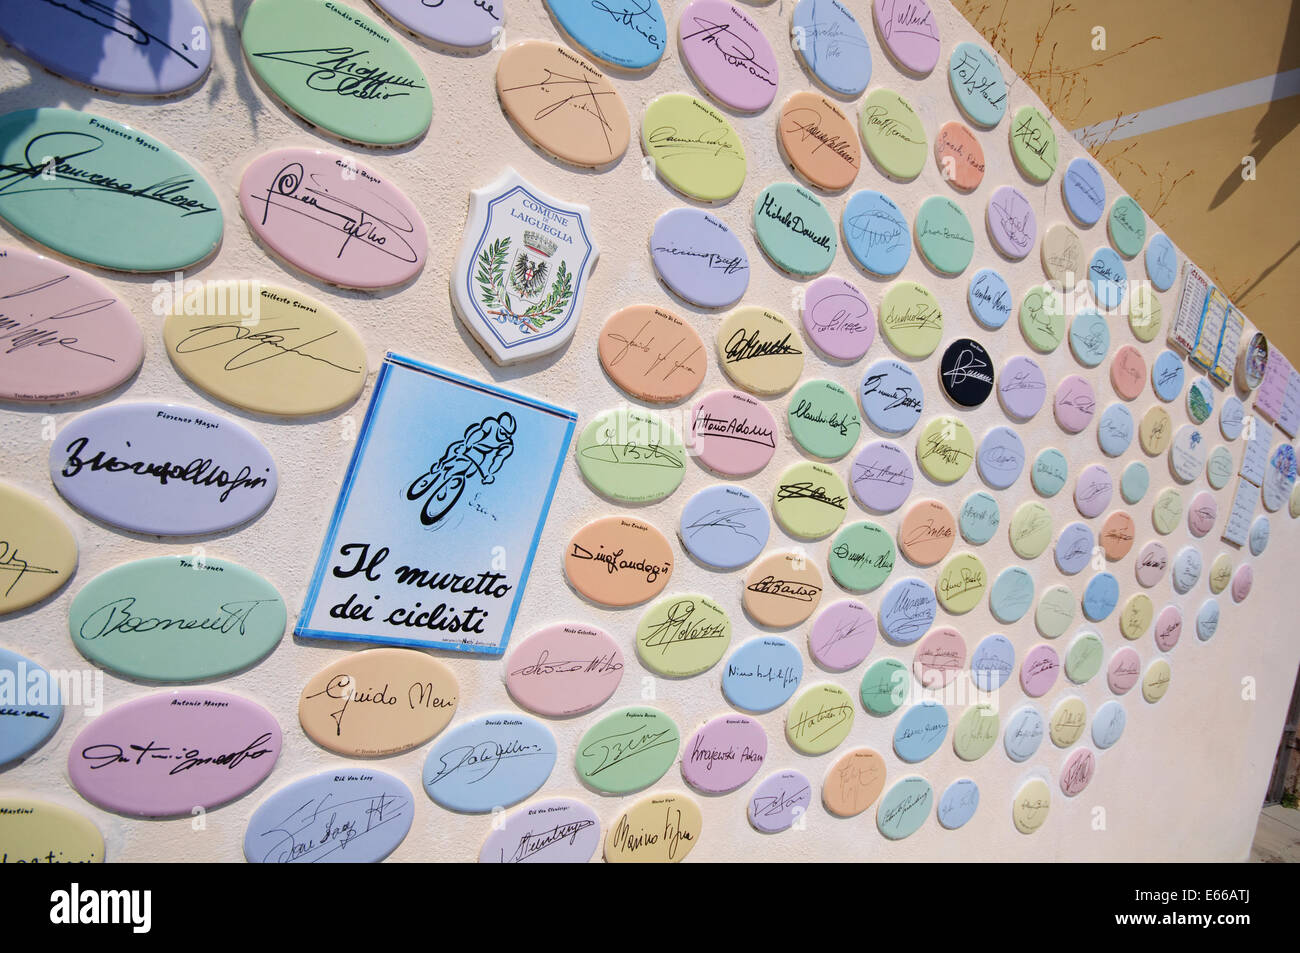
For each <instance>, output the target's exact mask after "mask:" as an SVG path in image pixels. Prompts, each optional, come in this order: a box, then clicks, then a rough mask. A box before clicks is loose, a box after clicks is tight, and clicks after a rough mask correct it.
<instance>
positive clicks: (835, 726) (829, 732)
mask: <svg viewBox="0 0 1300 953" xmlns="http://www.w3.org/2000/svg"><path fill="white" fill-rule="evenodd" d="M852 727H853V699H852V698H851V697H850V696H849V693H848V692H846V691H845V690H844V689H843V688H841V687H840V686H838V685H830V684H823V685H814V686H812V687H811V688H808V689H806V690H805V691H804V692H803V694H801V695H800V696H799V697H798V698H797V699H795V702H794V704H793V705H791V706H790V711H789V712H788V713H787V714H786V719H785V736H786V738H787V739H789V741H790V744H791V745H792V746H793V747H794V749H795V750H796V751H802V752H803V753H804V754H825V753H826V752H827V751H830V750H831V749H833V748H835V747H837V746H838V745H839V744H840V742H842V741H843V740H844V739H845V738H847V737H848V734H849V730H850V729H851V728H852Z"/></svg>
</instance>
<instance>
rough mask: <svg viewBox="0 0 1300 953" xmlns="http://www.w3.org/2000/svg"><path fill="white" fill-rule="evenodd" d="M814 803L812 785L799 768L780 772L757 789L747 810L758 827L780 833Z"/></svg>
mask: <svg viewBox="0 0 1300 953" xmlns="http://www.w3.org/2000/svg"><path fill="white" fill-rule="evenodd" d="M811 803H812V784H810V783H809V781H808V778H807V776H805V775H803V774H800V773H799V772H798V771H778V772H777V773H776V774H771V775H768V776H767V777H766V778H764V779H763V780H762V782H760V783H759V785H758V787H757V788H755V789H754V793H753V794H752V795H750V798H749V807H748V808H747V809H746V813H747V814H748V816H749V823H751V824H753V825H754V827H755V829H756V830H760V831H762V832H763V833H764V834H778V833H780V832H781V831H784V830H788V829H789V828H790V827H792V826H793V825H794V822H795V821H797V820H798V819H799V818H800V817H802V816H803V815H804V814H806V813H807V812H808V805H809V804H811Z"/></svg>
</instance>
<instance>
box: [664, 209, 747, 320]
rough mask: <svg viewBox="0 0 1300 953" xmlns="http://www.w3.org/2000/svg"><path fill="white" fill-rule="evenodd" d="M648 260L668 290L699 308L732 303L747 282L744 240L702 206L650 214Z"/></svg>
mask: <svg viewBox="0 0 1300 953" xmlns="http://www.w3.org/2000/svg"><path fill="white" fill-rule="evenodd" d="M650 260H651V263H652V264H653V265H654V269H655V273H656V274H657V275H658V276H659V279H660V280H661V281H662V282H663V283H664V284H665V285H666V286H667V287H668V290H669V291H671V292H672V293H673V294H675V295H677V296H678V297H679V298H682V299H683V300H685V301H689V302H690V303H691V304H696V305H699V306H700V307H701V308H725V307H728V306H729V305H733V304H735V303H736V302H737V301H739V300H740V299H741V297H742V296H743V295H744V294H745V289H746V288H748V287H749V255H748V254H747V253H746V252H745V246H744V245H742V244H741V243H740V239H739V238H737V237H736V235H735V233H734V232H732V230H731V229H729V228H728V227H727V226H726V224H725V223H724V222H723V221H722V220H721V219H718V218H715V217H714V216H712V215H710V214H709V213H708V212H706V211H704V210H703V209H698V208H674V209H669V210H668V211H667V212H664V213H663V214H662V215H660V216H659V217H658V218H657V219H655V227H654V231H652V232H651V233H650Z"/></svg>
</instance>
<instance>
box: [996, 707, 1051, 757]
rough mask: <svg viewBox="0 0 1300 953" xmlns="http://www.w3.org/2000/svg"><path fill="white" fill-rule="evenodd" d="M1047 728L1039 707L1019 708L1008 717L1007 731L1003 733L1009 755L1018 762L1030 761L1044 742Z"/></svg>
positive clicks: (1003, 741)
mask: <svg viewBox="0 0 1300 953" xmlns="http://www.w3.org/2000/svg"><path fill="white" fill-rule="evenodd" d="M1045 730H1046V724H1045V723H1044V722H1043V716H1042V714H1041V713H1040V712H1039V710H1038V709H1037V708H1035V707H1034V706H1033V705H1024V706H1023V707H1021V708H1017V709H1016V710H1015V711H1014V712H1013V713H1012V715H1011V717H1010V718H1008V719H1007V727H1006V731H1005V732H1004V733H1003V735H1002V746H1003V747H1004V748H1006V751H1007V757H1008V758H1010V759H1011V760H1012V761H1015V762H1017V763H1019V762H1022V761H1028V760H1029V759H1030V758H1032V757H1033V756H1034V752H1036V751H1037V750H1038V746H1039V745H1041V744H1042V743H1043V734H1044V732H1045Z"/></svg>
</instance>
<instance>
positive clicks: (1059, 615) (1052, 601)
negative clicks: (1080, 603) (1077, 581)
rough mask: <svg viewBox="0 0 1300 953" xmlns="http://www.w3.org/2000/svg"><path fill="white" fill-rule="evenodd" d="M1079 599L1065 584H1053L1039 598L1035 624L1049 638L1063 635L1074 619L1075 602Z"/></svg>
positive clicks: (1035, 611) (1035, 612)
mask: <svg viewBox="0 0 1300 953" xmlns="http://www.w3.org/2000/svg"><path fill="white" fill-rule="evenodd" d="M1076 601H1077V600H1076V599H1075V598H1074V593H1072V592H1071V591H1070V590H1069V589H1067V588H1066V587H1065V586H1052V587H1051V588H1050V589H1048V590H1047V591H1045V592H1044V593H1043V594H1042V596H1040V597H1039V599H1038V608H1037V609H1035V610H1034V625H1036V626H1038V631H1039V632H1041V633H1043V635H1044V636H1046V637H1047V638H1049V639H1055V638H1057V637H1059V636H1060V635H1062V634H1063V633H1064V632H1065V630H1066V629H1068V628H1069V627H1070V623H1072V622H1073V621H1074V604H1075V602H1076Z"/></svg>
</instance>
